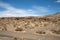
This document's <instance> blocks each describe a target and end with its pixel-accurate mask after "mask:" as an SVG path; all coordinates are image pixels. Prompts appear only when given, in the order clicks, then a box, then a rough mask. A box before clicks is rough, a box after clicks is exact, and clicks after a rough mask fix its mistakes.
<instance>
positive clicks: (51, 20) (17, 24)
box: [0, 13, 60, 34]
mask: <svg viewBox="0 0 60 40" xmlns="http://www.w3.org/2000/svg"><path fill="white" fill-rule="evenodd" d="M0 31H10V32H30V33H37V34H48V33H52V34H53V33H54V34H60V13H56V14H51V15H46V16H29V17H3V18H0Z"/></svg>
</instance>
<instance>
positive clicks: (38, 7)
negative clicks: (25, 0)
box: [33, 6, 50, 13]
mask: <svg viewBox="0 0 60 40" xmlns="http://www.w3.org/2000/svg"><path fill="white" fill-rule="evenodd" d="M33 8H34V9H35V11H37V12H41V13H44V12H49V11H50V10H49V8H46V7H42V6H33Z"/></svg>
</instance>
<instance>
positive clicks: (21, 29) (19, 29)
mask: <svg viewBox="0 0 60 40" xmlns="http://www.w3.org/2000/svg"><path fill="white" fill-rule="evenodd" d="M15 31H23V28H16V29H15Z"/></svg>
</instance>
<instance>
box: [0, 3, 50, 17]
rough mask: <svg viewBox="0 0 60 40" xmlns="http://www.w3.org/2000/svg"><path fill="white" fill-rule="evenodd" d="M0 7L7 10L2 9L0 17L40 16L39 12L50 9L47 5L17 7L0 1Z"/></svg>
mask: <svg viewBox="0 0 60 40" xmlns="http://www.w3.org/2000/svg"><path fill="white" fill-rule="evenodd" d="M0 7H3V8H5V9H6V10H5V11H0V17H11V16H38V14H37V13H41V12H49V11H50V10H49V9H48V8H45V7H40V6H34V7H33V8H32V9H27V10H26V9H17V8H15V7H12V6H11V5H10V4H7V3H4V2H0Z"/></svg>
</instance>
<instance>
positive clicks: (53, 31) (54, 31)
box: [51, 29, 60, 34]
mask: <svg viewBox="0 0 60 40" xmlns="http://www.w3.org/2000/svg"><path fill="white" fill-rule="evenodd" d="M51 31H52V33H56V34H60V29H59V30H56V29H55V30H51Z"/></svg>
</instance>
